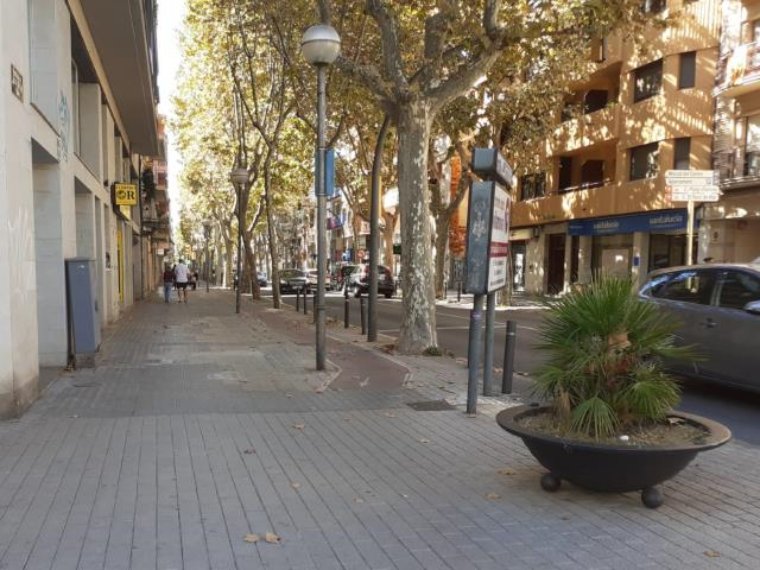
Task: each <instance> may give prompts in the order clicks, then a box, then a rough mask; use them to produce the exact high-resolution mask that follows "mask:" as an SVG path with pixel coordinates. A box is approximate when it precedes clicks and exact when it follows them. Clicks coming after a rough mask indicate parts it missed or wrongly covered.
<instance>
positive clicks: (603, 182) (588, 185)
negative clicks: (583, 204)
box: [558, 178, 612, 194]
mask: <svg viewBox="0 0 760 570" xmlns="http://www.w3.org/2000/svg"><path fill="white" fill-rule="evenodd" d="M611 182H612V179H610V178H605V179H604V180H594V181H593V182H581V183H580V184H576V185H575V186H568V187H566V188H560V189H559V190H558V192H559V193H560V194H565V193H567V192H575V191H577V190H590V189H591V188H601V187H602V186H606V185H607V184H610V183H611Z"/></svg>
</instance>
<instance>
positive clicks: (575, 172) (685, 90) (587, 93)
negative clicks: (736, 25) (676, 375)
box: [510, 0, 721, 294]
mask: <svg viewBox="0 0 760 570" xmlns="http://www.w3.org/2000/svg"><path fill="white" fill-rule="evenodd" d="M642 9H645V10H647V11H649V12H652V13H662V14H664V15H667V13H668V12H669V11H670V12H673V11H678V12H679V14H680V17H679V19H678V24H677V25H674V26H670V27H668V28H666V29H654V30H651V31H650V32H648V35H647V37H646V38H645V41H644V44H645V45H646V49H645V50H640V49H638V48H637V47H636V46H634V45H632V44H631V43H630V42H627V41H623V39H622V38H621V36H619V35H618V36H612V37H609V38H606V39H605V40H604V41H601V42H599V43H598V44H597V45H595V46H593V49H592V58H593V62H594V70H593V73H592V74H591V75H590V77H589V79H588V81H585V82H584V83H582V84H578V85H573V86H572V89H573V92H572V94H571V95H570V96H569V97H568V98H567V109H565V110H562V111H560V112H558V116H557V123H558V124H557V127H556V130H555V131H554V133H553V134H552V136H551V137H550V138H549V139H548V140H547V141H546V150H545V160H544V161H543V165H544V168H543V169H542V170H541V171H539V172H533V173H529V174H528V175H526V176H522V177H521V178H520V180H519V181H518V184H517V185H516V190H515V194H514V196H513V198H514V200H513V206H512V218H511V225H512V231H511V236H510V239H511V242H512V258H513V259H512V261H513V279H514V283H513V285H514V289H515V290H518V291H520V290H524V291H527V292H531V293H539V294H544V293H549V294H551V293H561V292H564V291H568V290H570V289H571V288H572V287H573V286H575V285H576V284H583V283H587V282H589V281H590V280H591V278H592V275H593V274H594V273H595V272H597V271H605V272H609V273H615V274H620V275H632V276H633V277H634V278H635V279H641V278H642V277H643V276H644V275H646V273H647V272H648V271H650V270H652V269H655V268H659V267H667V266H672V265H678V264H681V263H684V262H685V261H686V249H687V248H686V224H687V216H686V204H684V203H674V202H672V201H671V200H670V199H669V198H668V195H667V193H666V191H665V190H666V189H665V180H664V173H665V171H667V170H670V169H700V170H701V169H705V170H706V169H710V168H711V166H712V139H713V117H714V97H713V89H714V84H715V74H716V66H717V63H718V59H719V44H720V32H721V2H720V0H691V1H690V0H649V1H647V2H644V3H642ZM700 210H701V208H700ZM694 251H695V252H696V251H698V248H697V247H695V248H694Z"/></svg>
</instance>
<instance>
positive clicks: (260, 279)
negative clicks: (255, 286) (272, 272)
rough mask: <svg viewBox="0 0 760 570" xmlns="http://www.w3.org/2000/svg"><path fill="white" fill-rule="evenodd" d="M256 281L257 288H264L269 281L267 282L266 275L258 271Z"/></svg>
mask: <svg viewBox="0 0 760 570" xmlns="http://www.w3.org/2000/svg"><path fill="white" fill-rule="evenodd" d="M256 279H257V281H258V282H259V287H266V286H267V285H268V284H269V281H267V274H266V273H263V272H262V271H259V272H258V273H257V274H256Z"/></svg>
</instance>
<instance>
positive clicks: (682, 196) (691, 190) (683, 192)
mask: <svg viewBox="0 0 760 570" xmlns="http://www.w3.org/2000/svg"><path fill="white" fill-rule="evenodd" d="M670 199H671V201H673V202H689V201H692V202H717V201H718V200H719V199H720V188H718V187H717V186H692V187H686V188H679V187H677V186H675V187H671V190H670Z"/></svg>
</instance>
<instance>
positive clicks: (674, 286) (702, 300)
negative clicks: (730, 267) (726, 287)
mask: <svg viewBox="0 0 760 570" xmlns="http://www.w3.org/2000/svg"><path fill="white" fill-rule="evenodd" d="M668 275H669V279H666V278H665V276H658V277H655V278H654V279H653V280H652V282H651V283H650V286H649V287H647V288H646V289H647V291H648V293H649V294H650V295H651V296H652V297H656V298H658V299H668V300H670V301H679V302H682V303H696V304H699V305H709V304H710V300H711V298H712V291H713V284H714V283H715V272H714V271H697V270H692V269H689V270H686V271H679V272H677V273H670V274H668Z"/></svg>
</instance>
